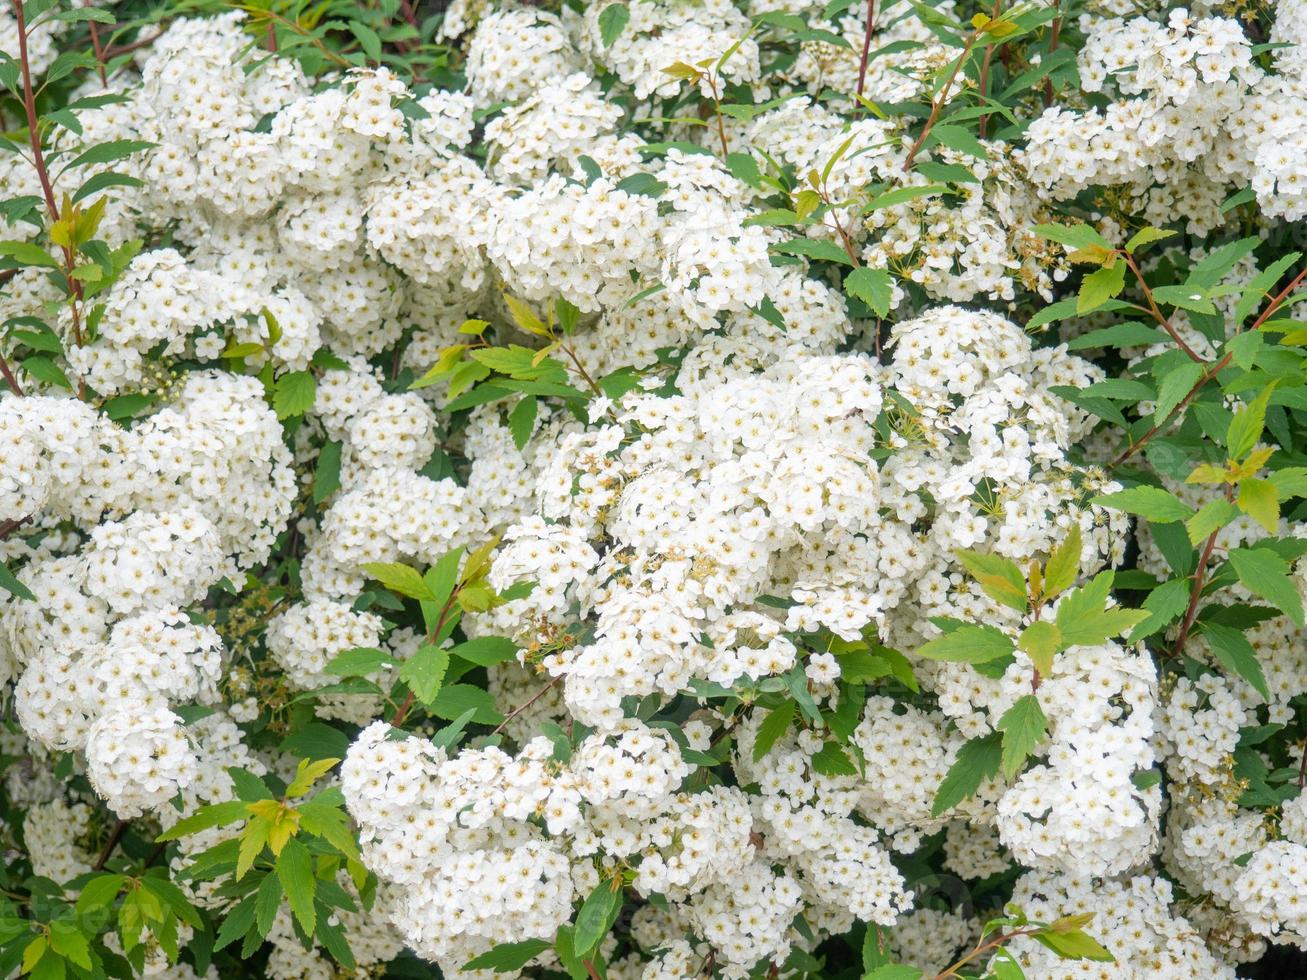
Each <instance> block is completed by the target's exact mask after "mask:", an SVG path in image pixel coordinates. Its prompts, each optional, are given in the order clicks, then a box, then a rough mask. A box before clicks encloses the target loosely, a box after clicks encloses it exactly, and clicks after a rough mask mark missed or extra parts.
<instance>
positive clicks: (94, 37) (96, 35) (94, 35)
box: [90, 21, 109, 88]
mask: <svg viewBox="0 0 1307 980" xmlns="http://www.w3.org/2000/svg"><path fill="white" fill-rule="evenodd" d="M90 25H91V47H92V48H94V49H95V71H96V74H98V75H99V76H100V84H101V85H102V86H103V87H104V88H108V87H109V76H108V75H106V74H105V73H104V46H103V45H102V44H101V43H100V25H99V24H97V23H96V22H95V21H90Z"/></svg>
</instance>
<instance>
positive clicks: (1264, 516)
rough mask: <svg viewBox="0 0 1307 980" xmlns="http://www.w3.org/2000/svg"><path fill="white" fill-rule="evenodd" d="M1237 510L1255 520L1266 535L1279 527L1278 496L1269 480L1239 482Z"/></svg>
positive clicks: (1252, 479) (1251, 479)
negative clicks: (1264, 530)
mask: <svg viewBox="0 0 1307 980" xmlns="http://www.w3.org/2000/svg"><path fill="white" fill-rule="evenodd" d="M1239 509H1240V510H1241V511H1243V512H1244V513H1245V514H1247V515H1248V516H1249V517H1251V518H1252V519H1253V520H1255V521H1256V522H1257V523H1258V524H1260V525H1261V526H1262V527H1263V528H1265V529H1266V533H1267V534H1274V533H1275V532H1276V530H1277V529H1278V528H1279V526H1280V494H1279V491H1278V490H1276V489H1275V484H1273V483H1271V482H1270V481H1269V480H1259V479H1257V478H1256V477H1251V476H1250V477H1246V478H1245V479H1243V480H1240V481H1239Z"/></svg>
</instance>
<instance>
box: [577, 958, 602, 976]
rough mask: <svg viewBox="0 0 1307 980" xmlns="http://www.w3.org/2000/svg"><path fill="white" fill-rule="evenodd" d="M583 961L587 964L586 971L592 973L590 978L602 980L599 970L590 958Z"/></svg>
mask: <svg viewBox="0 0 1307 980" xmlns="http://www.w3.org/2000/svg"><path fill="white" fill-rule="evenodd" d="M581 962H582V963H584V964H585V972H586V973H588V974H589V975H590V980H600V977H599V971H598V970H596V969H595V965H594V964H593V963H591V962H590V961H589V960H582V961H581Z"/></svg>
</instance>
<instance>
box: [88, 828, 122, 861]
mask: <svg viewBox="0 0 1307 980" xmlns="http://www.w3.org/2000/svg"><path fill="white" fill-rule="evenodd" d="M127 827H128V822H127V821H126V820H119V821H118V822H117V823H116V824H114V825H113V831H112V832H111V833H110V834H109V839H108V840H107V841H105V842H104V847H102V848H100V853H99V855H97V857H96V859H95V863H94V864H93V865H91V868H92V870H94V871H103V870H104V866H105V865H106V864H107V863H108V861H109V857H110V856H111V855H112V854H113V850H114V848H115V847H117V846H118V842H119V841H121V840H122V839H123V834H125V833H126V832H127Z"/></svg>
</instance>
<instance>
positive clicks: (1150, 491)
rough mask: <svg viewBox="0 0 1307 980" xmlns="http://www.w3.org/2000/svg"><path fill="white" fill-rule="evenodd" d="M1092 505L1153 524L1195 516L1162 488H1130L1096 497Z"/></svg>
mask: <svg viewBox="0 0 1307 980" xmlns="http://www.w3.org/2000/svg"><path fill="white" fill-rule="evenodd" d="M1090 503H1093V504H1098V505H1099V506H1101V507H1111V508H1112V509H1114V510H1123V511H1125V512H1126V513H1127V514H1135V515H1138V516H1139V517H1142V518H1144V519H1145V520H1147V521H1150V522H1152V523H1153V524H1170V523H1172V522H1174V521H1186V520H1188V519H1189V518H1191V517H1193V516H1194V510H1193V508H1192V507H1190V506H1189V505H1188V504H1186V503H1185V502H1184V501H1182V500H1181V499H1180V498H1179V497H1177V496H1176V495H1175V494H1173V493H1171V492H1170V491H1169V490H1163V489H1162V488H1161V487H1150V486H1138V487H1130V488H1129V489H1128V490H1118V491H1117V492H1116V493H1109V494H1104V495H1102V496H1099V497H1095V498H1094V499H1093V500H1091V501H1090Z"/></svg>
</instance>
